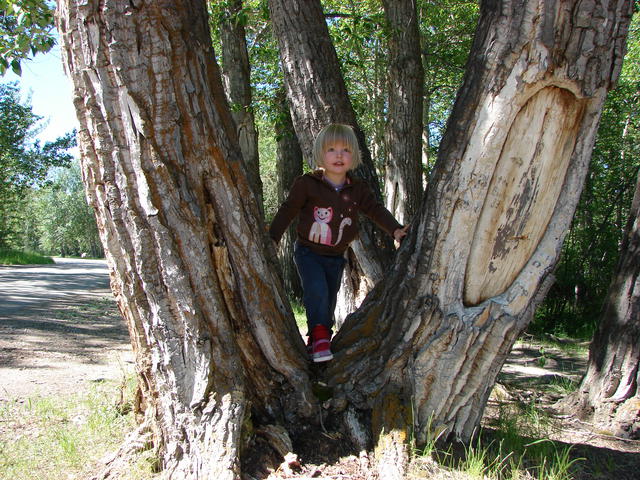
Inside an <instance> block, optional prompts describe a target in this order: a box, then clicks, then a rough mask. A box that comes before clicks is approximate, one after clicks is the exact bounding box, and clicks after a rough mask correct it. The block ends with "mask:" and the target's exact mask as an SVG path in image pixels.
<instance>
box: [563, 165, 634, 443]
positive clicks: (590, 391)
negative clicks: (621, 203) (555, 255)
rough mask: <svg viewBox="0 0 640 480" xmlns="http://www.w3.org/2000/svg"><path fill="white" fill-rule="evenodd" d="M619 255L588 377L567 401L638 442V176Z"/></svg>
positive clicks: (603, 426)
mask: <svg viewBox="0 0 640 480" xmlns="http://www.w3.org/2000/svg"><path fill="white" fill-rule="evenodd" d="M620 252H621V255H620V261H619V263H618V268H617V271H616V274H615V276H614V278H613V281H612V282H611V287H610V289H609V295H608V298H607V303H606V305H605V308H604V311H603V314H602V319H601V321H600V326H599V328H598V331H597V332H596V334H595V335H594V337H593V341H592V342H591V347H590V350H589V365H588V368H587V373H586V375H585V377H584V378H583V380H582V383H581V385H580V388H579V389H578V390H577V391H576V392H575V393H574V394H573V395H571V396H570V397H569V398H568V399H567V400H565V401H564V402H563V403H564V406H565V408H567V409H568V410H570V411H571V412H573V413H574V414H575V413H577V414H578V415H579V416H580V417H582V418H584V419H589V420H590V421H592V422H593V423H595V424H596V425H597V427H598V429H599V430H605V431H609V432H611V434H613V435H618V436H622V437H627V438H633V439H640V413H639V412H640V391H639V390H638V383H639V381H640V371H639V367H640V175H639V176H638V181H637V184H636V191H635V195H634V198H633V203H632V204H631V210H630V212H629V221H628V223H627V227H626V230H625V235H624V238H623V241H622V245H621V248H620Z"/></svg>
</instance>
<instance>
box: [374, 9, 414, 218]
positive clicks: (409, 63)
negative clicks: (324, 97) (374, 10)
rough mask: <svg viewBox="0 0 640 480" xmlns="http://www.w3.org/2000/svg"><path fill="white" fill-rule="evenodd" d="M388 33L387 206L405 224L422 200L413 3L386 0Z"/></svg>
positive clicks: (385, 181) (385, 180) (385, 179)
mask: <svg viewBox="0 0 640 480" xmlns="http://www.w3.org/2000/svg"><path fill="white" fill-rule="evenodd" d="M382 4H383V6H384V11H385V17H386V21H387V25H388V28H389V30H390V33H389V62H388V70H389V76H388V82H389V89H388V90H389V109H388V113H387V125H386V128H385V144H386V150H387V152H388V156H387V161H386V168H385V178H384V187H385V203H386V206H387V209H388V210H389V211H390V212H392V213H393V214H394V216H395V217H396V218H397V219H398V221H399V222H400V223H401V224H403V225H406V224H408V223H410V221H411V219H412V218H413V216H414V215H415V213H416V212H417V211H418V207H419V206H420V200H421V198H422V103H423V90H424V87H423V86H424V71H423V69H422V54H421V50H420V32H419V30H418V14H417V9H416V2H415V0H401V1H398V0H384V1H383V2H382Z"/></svg>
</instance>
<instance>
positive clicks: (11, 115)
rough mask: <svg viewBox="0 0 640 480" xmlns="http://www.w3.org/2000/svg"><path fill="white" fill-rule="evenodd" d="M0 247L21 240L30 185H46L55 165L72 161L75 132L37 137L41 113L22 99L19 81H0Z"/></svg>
mask: <svg viewBox="0 0 640 480" xmlns="http://www.w3.org/2000/svg"><path fill="white" fill-rule="evenodd" d="M0 119H1V120H0V247H2V248H6V247H17V246H18V243H19V232H20V221H21V218H22V217H21V212H22V211H23V210H22V208H20V207H21V205H22V204H23V202H24V200H25V195H26V192H27V190H28V189H29V188H31V187H33V186H37V185H42V184H43V183H44V182H45V181H46V176H47V172H48V170H49V168H50V167H52V166H63V165H68V164H69V162H70V160H71V158H72V156H71V155H70V154H69V153H68V152H67V150H68V149H69V148H71V147H72V146H73V145H74V144H75V140H74V138H73V135H72V134H68V135H66V136H65V137H61V138H58V139H57V140H56V141H54V142H47V143H45V144H44V145H43V146H41V145H40V142H39V141H37V140H35V135H36V134H37V132H38V128H39V127H38V124H39V121H40V120H41V117H39V116H37V115H35V114H34V113H33V111H32V110H31V105H29V103H25V104H23V103H21V101H20V91H19V89H18V87H17V85H16V84H15V83H13V84H12V83H9V84H0Z"/></svg>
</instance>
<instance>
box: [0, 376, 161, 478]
mask: <svg viewBox="0 0 640 480" xmlns="http://www.w3.org/2000/svg"><path fill="white" fill-rule="evenodd" d="M134 389H135V381H134V380H133V379H128V380H126V381H123V382H122V383H121V385H119V386H118V385H115V384H114V383H113V382H101V383H97V384H93V385H91V387H90V388H89V391H87V392H84V393H78V394H74V395H69V396H51V397H35V398H30V399H28V400H26V401H24V402H17V401H13V402H3V403H1V404H0V478H7V479H8V478H11V479H14V480H27V479H28V480H59V479H80V478H89V477H90V476H92V474H93V473H96V471H97V470H99V466H100V463H99V461H100V459H101V458H102V457H104V456H105V455H106V454H107V453H109V452H112V451H114V450H116V449H117V447H118V446H119V445H120V444H121V443H122V442H123V440H124V438H125V435H126V434H127V433H128V432H130V431H131V430H132V429H133V428H135V420H134V417H133V413H132V412H131V410H132V408H131V405H132V404H131V402H132V400H131V399H133V392H134ZM151 476H152V472H151V462H149V461H145V460H144V459H143V458H141V461H140V462H138V463H137V465H135V467H133V468H132V469H131V471H130V476H127V479H142V478H151Z"/></svg>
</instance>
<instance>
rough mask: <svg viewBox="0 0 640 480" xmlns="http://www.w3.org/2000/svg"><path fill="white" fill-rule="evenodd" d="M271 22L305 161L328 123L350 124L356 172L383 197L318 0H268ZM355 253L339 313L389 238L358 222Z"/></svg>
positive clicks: (384, 252) (375, 272) (359, 293)
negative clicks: (357, 161)
mask: <svg viewBox="0 0 640 480" xmlns="http://www.w3.org/2000/svg"><path fill="white" fill-rule="evenodd" d="M269 10H270V15H271V23H272V27H273V31H274V34H275V36H276V37H277V39H278V45H279V47H280V61H281V64H282V68H283V71H284V77H285V86H286V90H287V99H288V101H289V105H290V108H291V117H292V119H293V125H294V128H295V131H296V135H297V136H298V141H299V142H300V147H301V148H302V151H303V154H304V157H305V159H307V161H309V160H310V159H311V158H312V156H311V150H312V147H313V140H314V138H315V136H316V134H317V133H318V132H319V131H320V130H321V129H322V128H323V127H324V126H325V125H327V124H329V123H345V124H347V125H351V126H352V127H354V130H355V132H356V135H357V137H358V141H359V144H360V150H361V153H362V160H363V163H362V166H361V167H360V168H359V169H358V170H357V174H358V175H359V176H360V177H362V178H364V179H365V180H366V181H367V183H368V184H369V186H370V187H371V188H372V190H373V191H374V192H375V194H376V196H378V198H380V199H382V195H381V194H380V187H379V184H378V177H377V174H376V172H375V168H374V166H373V161H372V160H371V154H370V152H369V149H368V147H367V143H366V141H365V138H364V133H363V132H362V131H361V130H360V128H359V126H358V122H357V119H356V116H355V112H354V110H353V107H352V105H351V101H350V100H349V95H348V93H347V88H346V86H345V83H344V79H343V77H342V73H341V70H340V62H339V60H338V56H337V54H336V51H335V49H334V47H333V43H332V42H331V37H330V35H329V30H328V28H327V24H326V21H325V18H324V14H323V12H322V6H321V5H320V1H319V0H269ZM352 250H353V253H354V255H350V256H349V262H348V264H347V268H346V269H345V274H344V278H343V283H342V287H341V289H340V296H339V299H338V308H337V311H336V316H337V317H341V318H342V317H344V316H346V314H348V313H350V312H352V311H353V310H355V308H356V306H357V305H359V303H360V301H362V299H363V298H364V296H365V295H366V294H367V293H368V292H369V291H370V290H371V288H373V285H375V283H376V282H377V281H378V280H380V279H381V278H382V275H383V273H384V271H385V270H386V269H387V267H388V266H389V264H390V260H391V257H392V254H393V244H392V242H391V240H390V239H389V238H388V235H387V234H386V233H384V232H382V231H381V230H380V229H378V228H376V227H375V226H374V225H373V224H372V223H371V222H368V221H365V222H363V223H362V229H361V234H360V238H359V239H358V240H357V241H355V242H353V244H352Z"/></svg>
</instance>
